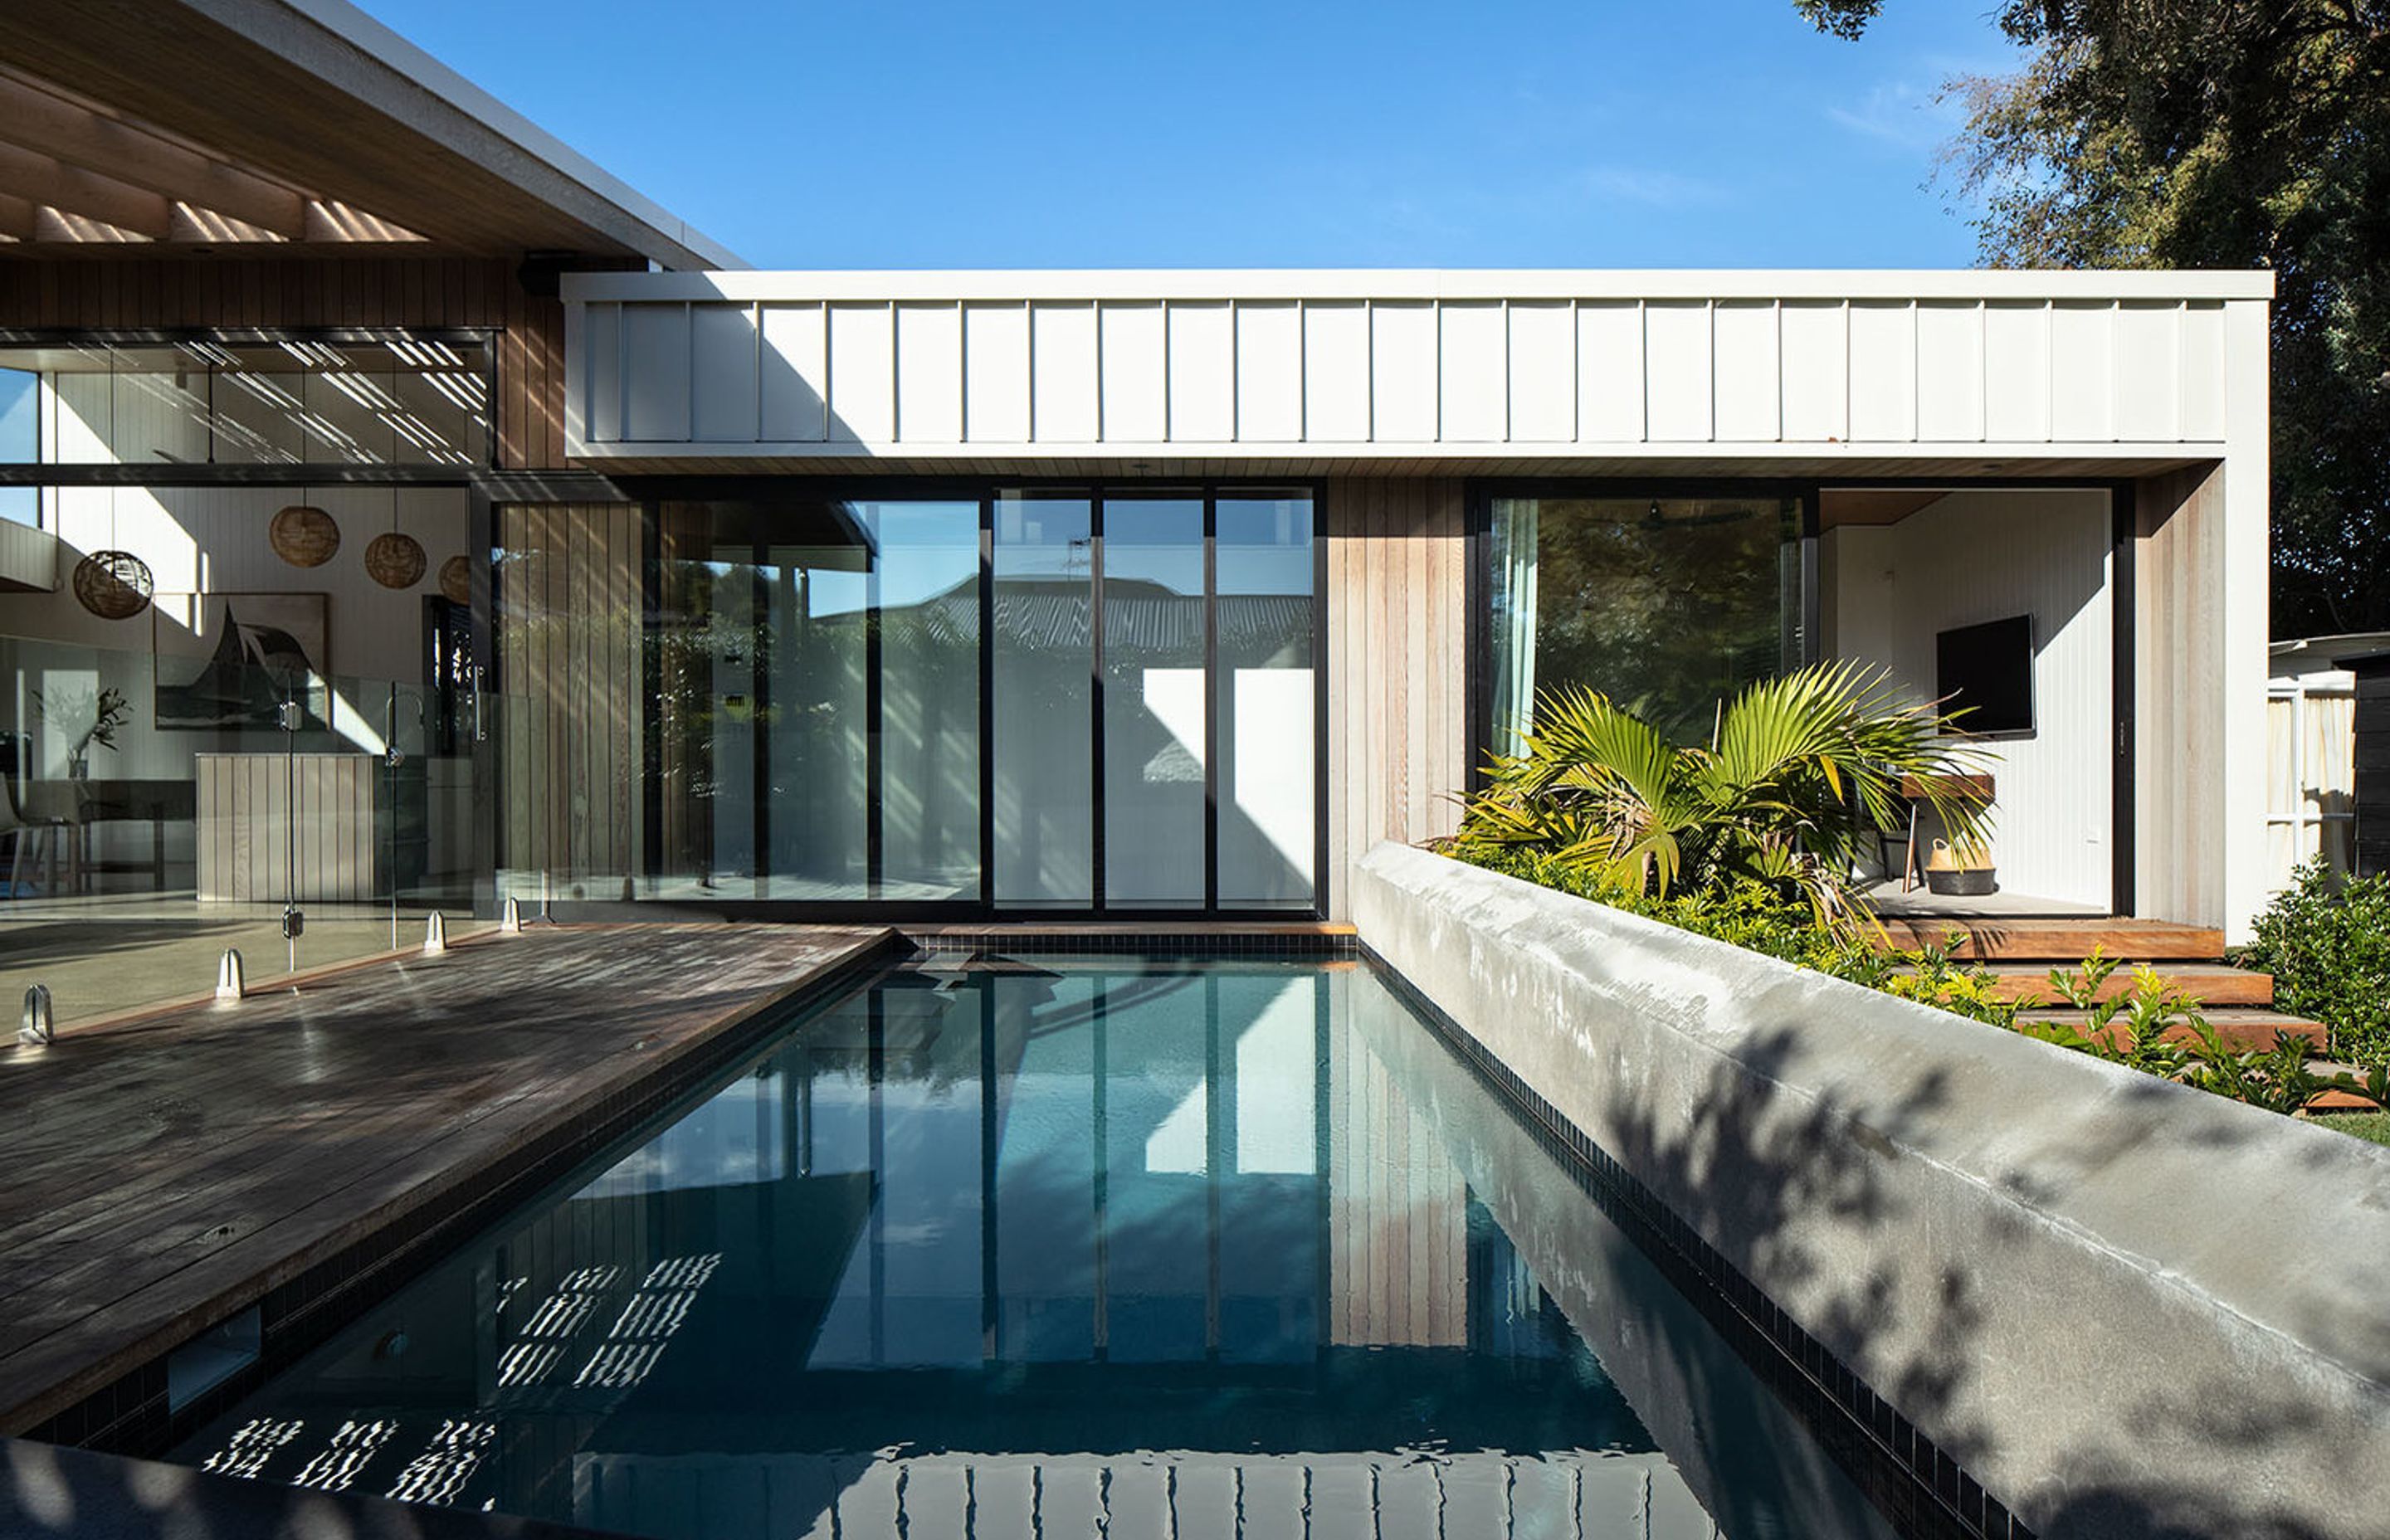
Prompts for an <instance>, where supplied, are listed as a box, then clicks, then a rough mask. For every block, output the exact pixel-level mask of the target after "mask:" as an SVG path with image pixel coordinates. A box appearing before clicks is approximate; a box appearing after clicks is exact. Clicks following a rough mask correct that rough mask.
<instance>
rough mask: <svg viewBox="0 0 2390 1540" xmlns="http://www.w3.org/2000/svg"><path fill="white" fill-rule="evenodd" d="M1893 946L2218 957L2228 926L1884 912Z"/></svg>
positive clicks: (2075, 956) (2005, 956) (2048, 959)
mask: <svg viewBox="0 0 2390 1540" xmlns="http://www.w3.org/2000/svg"><path fill="white" fill-rule="evenodd" d="M1881 923H1882V927H1883V932H1884V933H1883V939H1882V941H1881V942H1880V943H1878V944H1880V945H1882V946H1886V947H1889V948H1893V949H1896V950H1902V951H1914V950H1917V949H1918V948H1921V947H1925V946H1947V948H1948V950H1949V954H1950V956H1951V957H1952V958H1953V959H1955V960H1958V961H1962V962H1982V963H1994V962H2024V963H2040V964H2043V965H2045V966H2047V965H2049V964H2052V963H2056V964H2062V965H2065V966H2070V967H2071V966H2073V965H2075V964H2076V963H2080V962H2081V961H2082V960H2083V959H2084V958H2086V957H2088V956H2090V955H2091V954H2092V953H2093V952H2095V951H2096V952H2100V953H2101V954H2103V955H2105V956H2111V957H2121V958H2127V959H2129V960H2130V961H2133V962H2151V963H2157V962H2204V963H2213V962H2216V961H2217V960H2218V959H2220V958H2221V957H2222V956H2224V932H2223V931H2222V930H2217V929H2214V928H2213V927H2209V926H2204V925H2180V924H2177V923H2176V922H2174V921H2172V920H2163V919H2133V918H2115V919H2091V918H2038V919H2036V918H2005V917H1991V916H1965V915H1930V916H1929V915H1905V916H1899V917H1884V918H1882V921H1881Z"/></svg>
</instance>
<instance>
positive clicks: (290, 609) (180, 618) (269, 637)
mask: <svg viewBox="0 0 2390 1540" xmlns="http://www.w3.org/2000/svg"><path fill="white" fill-rule="evenodd" d="M330 612H331V597H330V596H329V595H328V594H161V595H159V596H158V597H157V600H156V614H157V620H156V622H154V626H155V636H156V651H157V657H158V664H157V680H158V685H157V696H158V699H157V711H158V718H157V720H158V725H159V726H160V727H162V728H183V729H186V730H193V731H196V730H201V729H206V730H216V731H221V730H225V729H232V730H242V729H252V728H253V729H256V730H258V731H261V732H274V731H278V730H279V728H280V723H279V721H278V720H277V712H279V710H280V708H281V705H282V702H283V701H285V700H296V701H298V702H299V703H300V705H301V706H302V708H303V709H304V712H305V716H304V725H307V726H309V727H323V726H327V725H329V723H330V720H331V686H330V684H329V683H328V680H329V676H330V674H331V666H332V665H331V659H330V657H329V651H330V641H331V625H330V620H329V616H330Z"/></svg>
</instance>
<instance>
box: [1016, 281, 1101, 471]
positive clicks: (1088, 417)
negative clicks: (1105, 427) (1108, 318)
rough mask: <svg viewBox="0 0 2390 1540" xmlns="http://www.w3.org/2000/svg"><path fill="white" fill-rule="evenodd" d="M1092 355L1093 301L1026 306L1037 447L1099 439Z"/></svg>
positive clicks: (1031, 423) (1031, 410) (1032, 420)
mask: <svg viewBox="0 0 2390 1540" xmlns="http://www.w3.org/2000/svg"><path fill="white" fill-rule="evenodd" d="M1097 352H1098V350H1097V347H1096V307H1095V302H1093V301H1067V302H1055V303H1047V302H1039V303H1037V304H1033V305H1031V306H1030V307H1029V431H1030V434H1031V436H1032V437H1033V438H1034V439H1035V440H1036V441H1037V442H1038V443H1095V442H1096V440H1097V439H1099V438H1100V437H1101V436H1102V429H1101V427H1100V425H1099V421H1098V413H1099V409H1100V404H1101V396H1100V393H1099V391H1098V390H1097V388H1096V367H1097Z"/></svg>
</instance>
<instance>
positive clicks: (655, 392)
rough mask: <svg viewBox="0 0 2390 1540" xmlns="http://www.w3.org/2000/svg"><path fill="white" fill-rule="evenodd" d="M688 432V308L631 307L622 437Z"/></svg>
mask: <svg viewBox="0 0 2390 1540" xmlns="http://www.w3.org/2000/svg"><path fill="white" fill-rule="evenodd" d="M688 436H689V421H688V306H687V304H662V305H632V306H629V307H627V308H626V309H625V310H624V311H623V437H624V438H626V439H687V437H688Z"/></svg>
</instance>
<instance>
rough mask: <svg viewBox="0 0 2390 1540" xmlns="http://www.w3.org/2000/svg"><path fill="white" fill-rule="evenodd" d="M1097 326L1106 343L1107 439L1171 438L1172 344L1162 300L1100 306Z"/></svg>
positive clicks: (1157, 440)
mask: <svg viewBox="0 0 2390 1540" xmlns="http://www.w3.org/2000/svg"><path fill="white" fill-rule="evenodd" d="M1096 330H1097V332H1098V334H1099V338H1100V340H1101V342H1102V348H1101V356H1100V358H1099V363H1100V365H1101V366H1102V370H1103V428H1104V437H1105V438H1106V439H1108V440H1111V442H1113V443H1162V442H1163V440H1165V439H1167V438H1169V437H1170V378H1169V353H1168V346H1169V345H1168V343H1167V342H1166V341H1165V340H1164V333H1163V314H1162V303H1161V302H1160V301H1158V300H1156V301H1139V302H1121V303H1107V304H1104V305H1101V306H1099V307H1098V309H1097V312H1096Z"/></svg>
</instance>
